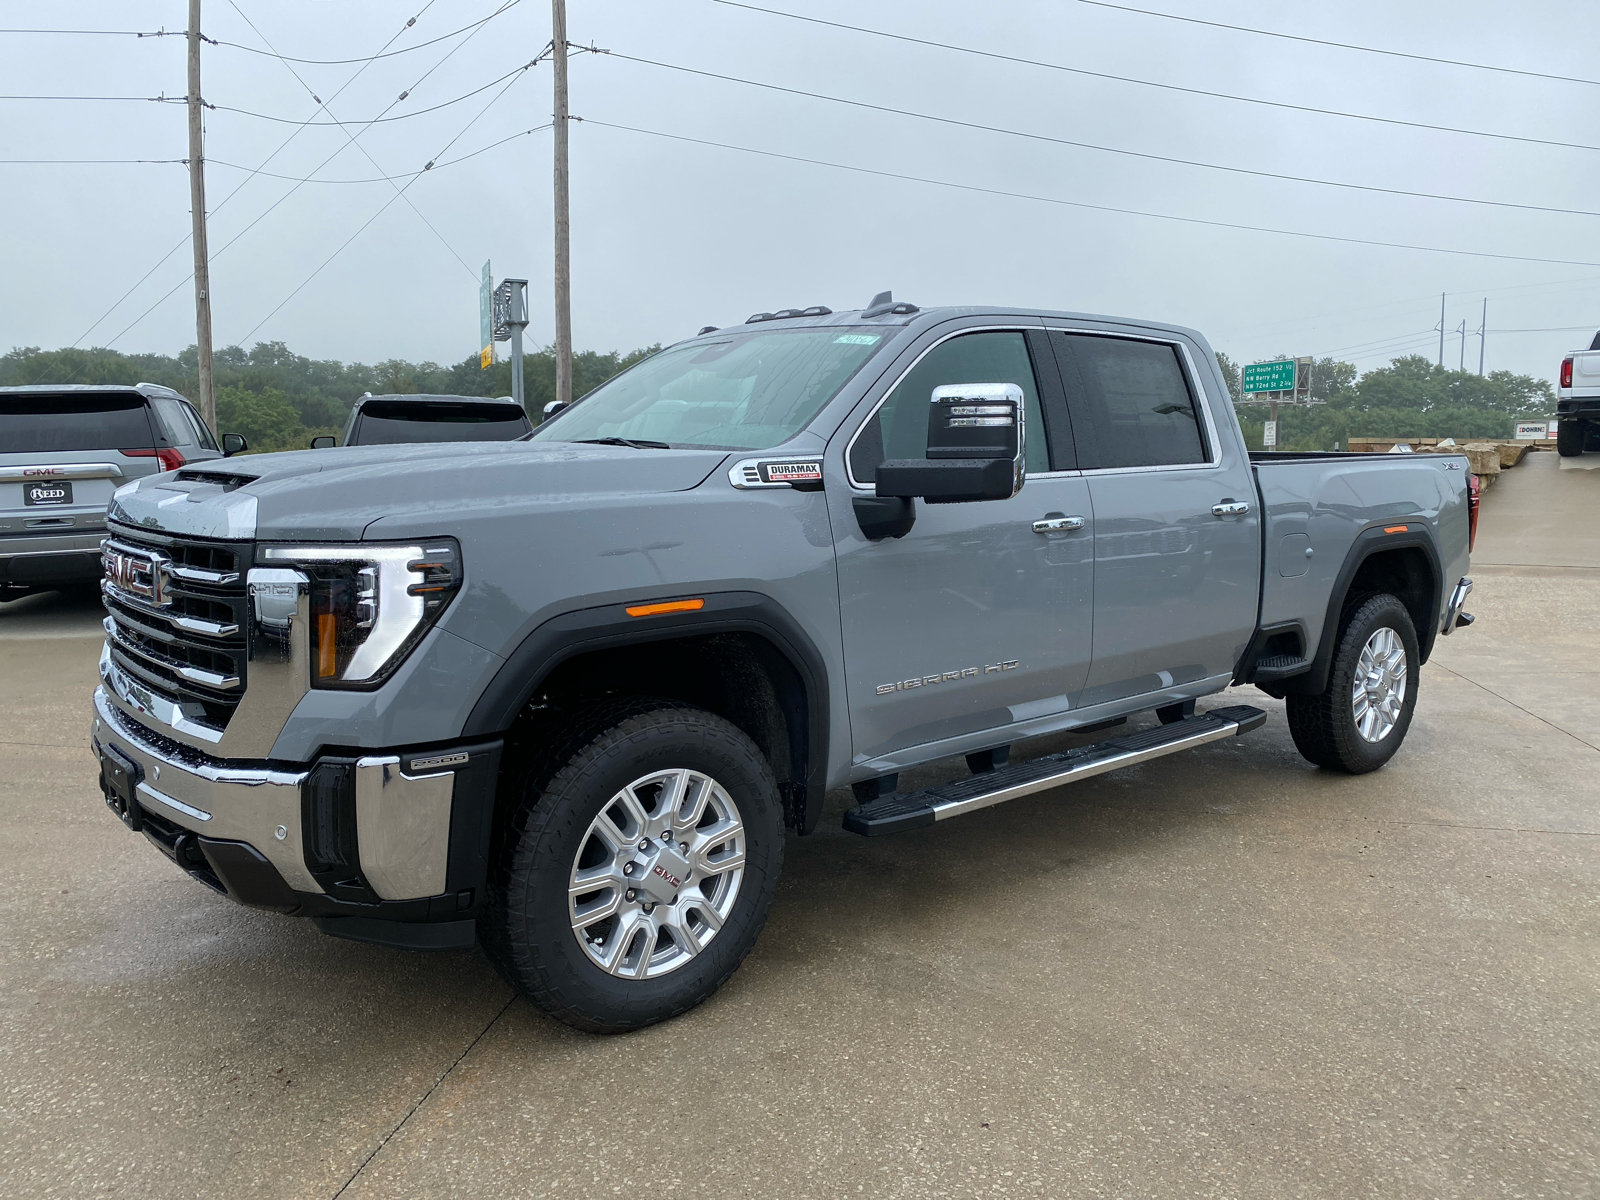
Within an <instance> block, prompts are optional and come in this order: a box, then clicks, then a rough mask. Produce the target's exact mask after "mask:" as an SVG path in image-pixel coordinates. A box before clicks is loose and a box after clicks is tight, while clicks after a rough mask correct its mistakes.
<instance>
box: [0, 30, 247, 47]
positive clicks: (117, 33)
mask: <svg viewBox="0 0 1600 1200" xmlns="http://www.w3.org/2000/svg"><path fill="white" fill-rule="evenodd" d="M0 33H53V34H81V35H84V36H86V37H135V38H158V37H181V38H186V37H188V36H189V31H188V30H187V29H171V30H169V29H155V30H149V31H145V30H140V29H0ZM205 40H206V41H208V42H209V41H211V39H210V38H206V39H205ZM212 44H213V45H215V44H216V43H214V42H213V43H212Z"/></svg>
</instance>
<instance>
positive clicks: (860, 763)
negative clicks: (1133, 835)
mask: <svg viewBox="0 0 1600 1200" xmlns="http://www.w3.org/2000/svg"><path fill="white" fill-rule="evenodd" d="M508 424H509V422H508ZM246 466H247V469H245V467H246ZM1467 468H1468V463H1467V460H1466V459H1465V458H1464V457H1461V456H1457V455H1448V454H1410V455H1394V456H1388V455H1373V454H1262V455H1252V454H1250V453H1248V452H1247V447H1246V443H1245V440H1244V435H1243V434H1242V433H1241V431H1240V429H1239V425H1238V422H1237V420H1236V418H1235V416H1234V411H1233V405H1232V403H1231V402H1230V400H1229V397H1228V390H1227V385H1226V384H1225V383H1224V381H1223V378H1222V374H1221V372H1220V371H1219V369H1218V366H1217V362H1216V358H1215V356H1214V355H1213V354H1212V352H1211V349H1210V347H1209V346H1208V345H1207V344H1206V342H1205V340H1204V339H1203V338H1202V337H1201V336H1200V335H1199V334H1197V333H1195V332H1193V331H1191V330H1187V329H1181V328H1178V327H1175V326H1170V325H1159V324H1152V323H1147V322H1142V321H1129V320H1124V319H1119V318H1110V317H1091V316H1084V315H1082V314H1069V313H1059V312H1037V311H1024V310H1019V309H1001V308H994V309H990V308H944V309H933V310H927V311H923V310H919V309H918V308H917V307H916V306H915V305H912V304H905V303H898V304H897V303H895V302H894V301H893V299H892V297H890V296H888V295H887V294H885V295H883V296H880V297H879V298H877V299H876V300H875V301H874V303H873V304H872V305H870V306H869V307H868V308H867V309H866V310H865V311H853V312H845V313H831V312H830V311H829V310H828V309H826V308H823V307H817V308H812V309H804V310H796V309H786V310H782V311H780V312H777V313H760V314H757V315H756V316H754V317H752V318H750V320H749V321H747V322H746V323H745V324H743V325H740V326H735V327H733V328H731V329H722V330H709V331H707V332H706V333H705V334H703V335H701V336H698V337H695V338H692V339H689V340H687V341H685V342H682V343H679V344H678V345H676V346H672V347H669V348H668V349H666V350H663V351H661V352H660V353H658V354H655V355H653V356H652V357H650V358H647V359H645V360H643V361H642V362H640V363H639V364H637V365H636V366H634V367H632V368H631V369H629V370H627V371H625V372H623V373H621V374H619V375H617V376H615V377H614V378H612V379H611V380H609V381H608V382H606V383H604V384H602V385H601V386H600V387H599V388H597V389H595V390H594V391H592V392H590V393H589V394H588V395H586V396H585V397H584V398H583V399H581V400H580V401H578V402H577V403H575V404H573V405H572V406H571V407H570V408H566V409H563V410H562V411H560V412H558V413H557V414H555V415H554V416H553V417H552V418H551V419H550V420H548V421H546V422H545V423H544V424H543V425H542V426H541V427H540V428H539V429H538V430H537V431H536V432H535V433H534V435H533V436H532V437H531V438H529V439H528V440H526V441H520V442H508V443H503V444H478V445H460V446H454V447H439V446H431V445H421V446H403V447H392V448H389V449H387V450H385V449H380V448H375V447H368V448H361V447H355V448H348V449H338V450H330V451H326V452H324V453H323V454H322V455H321V456H320V458H319V459H318V461H316V462H313V463H308V461H307V456H306V455H304V454H293V455H264V456H261V457H259V458H254V459H252V460H250V462H249V463H248V464H247V465H244V464H242V465H241V466H240V468H239V469H238V471H237V474H236V475H235V476H234V477H233V478H232V479H229V478H227V477H226V475H225V474H224V473H223V472H216V473H212V474H208V475H207V476H206V477H205V478H204V479H196V480H194V481H192V482H191V481H188V480H186V479H185V478H184V476H183V473H181V472H180V473H179V474H178V475H176V476H163V477H161V478H159V479H153V480H140V481H138V482H137V483H136V484H135V485H134V486H132V487H130V488H128V489H126V490H124V491H122V492H120V493H118V495H117V497H116V499H115V502H114V506H113V508H112V511H111V520H110V524H109V528H110V530H111V533H112V535H113V536H112V540H110V541H109V542H108V543H107V546H108V550H109V551H114V552H115V553H117V554H120V555H125V556H127V558H128V560H129V562H130V563H133V564H142V566H140V565H134V566H130V567H129V568H128V569H129V571H130V572H131V575H130V577H131V578H134V579H138V578H141V577H143V576H141V574H140V572H144V573H145V574H148V575H152V576H161V575H164V574H165V575H171V576H173V577H174V579H175V582H174V583H173V585H172V587H171V588H170V590H169V591H168V592H167V594H166V602H165V605H164V606H161V605H153V604H152V603H150V601H149V597H148V596H145V595H141V594H140V593H139V592H138V591H137V588H136V587H135V588H133V589H126V588H124V587H123V586H122V585H121V584H120V583H118V584H116V585H114V586H112V587H110V588H108V591H107V608H108V609H109V611H110V617H109V619H108V620H107V622H106V630H107V640H106V645H105V649H104V651H103V653H102V656H101V660H100V677H101V687H100V688H99V690H97V691H96V693H95V697H94V704H95V718H94V722H93V729H92V731H91V739H92V745H93V748H94V751H95V753H96V754H97V755H98V756H99V758H100V761H101V780H102V788H103V790H104V793H105V796H106V801H107V803H108V805H110V806H111V808H112V809H113V811H115V812H116V813H117V815H118V816H119V817H120V818H121V819H122V820H123V821H125V822H126V823H127V824H128V825H129V827H130V828H133V829H136V830H140V831H142V832H143V833H144V834H145V835H147V836H148V837H149V838H150V839H151V840H152V841H153V842H154V843H155V844H156V845H157V846H158V847H159V848H160V849H161V850H162V852H163V853H165V854H167V855H168V856H169V857H171V858H172V859H173V861H174V862H176V863H177V864H178V865H179V867H181V868H182V869H183V870H185V871H188V872H189V873H190V874H191V875H193V876H194V877H195V878H196V879H197V880H199V881H201V882H203V883H205V884H207V885H208V886H211V887H213V888H215V889H217V890H218V891H222V892H226V893H227V894H228V895H229V896H232V897H233V898H234V899H236V900H238V901H240V902H242V903H245V904H250V905H255V906H257V907H261V908H267V909H273V910H276V911H278V912H284V913H294V914H298V915H300V916H304V917H309V918H311V919H313V920H315V921H316V922H317V924H318V925H319V926H320V927H321V928H322V929H323V930H324V931H326V932H328V933H332V934H336V935H338V936H341V937H348V938H354V939H357V940H362V941H368V942H376V943H380V944H385V945H393V946H406V947H412V948H418V949H421V948H431V949H444V948H464V947H467V946H470V945H472V944H473V943H474V942H475V941H481V943H482V945H483V947H484V949H485V950H486V951H487V952H488V954H489V955H490V957H491V958H492V959H493V960H494V961H495V963H496V964H497V965H498V967H499V969H500V970H501V971H502V973H503V974H504V975H505V977H506V978H507V979H509V980H511V981H512V982H513V983H514V984H515V985H516V986H517V988H518V989H520V990H521V991H522V993H523V994H524V995H526V996H528V997H529V998H530V999H531V1000H532V1001H533V1002H534V1003H536V1004H538V1005H539V1006H540V1007H541V1008H543V1009H544V1010H545V1011H546V1012H548V1013H551V1014H552V1015H554V1016H556V1017H558V1018H560V1019H561V1020H563V1021H567V1022H568V1023H570V1024H572V1025H574V1026H577V1027H578V1028H581V1029H590V1030H611V1031H616V1030H624V1029H631V1028H637V1027H638V1026H641V1025H646V1024H649V1023H650V1022H652V1021H658V1020H661V1019H663V1018H665V1017H669V1016H672V1015H674V1014H676V1013H680V1012H683V1011H684V1010H685V1009H687V1008H689V1007H691V1006H692V1005H694V1004H697V1003H699V1002H700V1001H701V1000H703V999H705V998H706V997H707V996H709V995H710V994H711V993H712V992H713V991H715V990H716V988H717V987H718V986H719V985H720V984H721V983H722V981H723V980H725V979H726V978H727V977H728V976H729V975H730V974H731V973H732V972H733V970H734V969H735V968H736V967H737V966H738V965H739V963H740V961H741V960H742V959H743V958H744V956H745V954H746V953H747V952H748V951H749V950H750V948H751V946H752V945H753V944H754V942H755V939H756V936H757V935H758V934H759V932H760V930H761V927H762V925H763V923H764V922H765V921H766V917H767V910H768V906H769V905H770V903H771V901H772V897H773V893H774V890H775V888H776V886H777V878H778V872H779V870H780V868H781V866H782V862H783V855H784V845H785V833H784V827H785V826H786V825H787V826H789V827H791V828H793V829H794V830H795V831H796V832H798V833H800V834H805V833H809V832H811V831H812V830H813V829H814V828H816V826H817V823H818V822H819V820H820V819H821V817H822V812H823V798H824V795H825V793H826V792H827V791H828V789H830V788H836V787H842V786H847V785H848V786H850V787H851V788H852V789H853V790H854V792H855V795H856V798H857V801H858V804H857V806H856V807H855V808H853V809H851V810H850V812H849V813H847V814H846V816H845V818H844V824H845V828H846V829H848V830H850V831H852V832H855V833H859V834H863V835H867V836H878V835H882V834H889V833H895V832H898V831H902V830H910V829H917V828H920V827H925V826H931V825H933V824H935V823H936V822H941V821H944V820H946V819H949V818H952V817H958V816H962V815H963V814H966V813H970V812H973V811H974V810H977V809H981V808H984V807H986V806H988V805H992V804H999V803H1002V802H1004V801H1008V800H1011V799H1014V798H1017V797H1021V796H1028V795H1033V794H1036V793H1039V792H1043V791H1045V790H1047V789H1051V788H1055V787H1058V786H1060V785H1062V784H1065V783H1071V782H1075V781H1077V780H1080V779H1085V778H1089V777H1091V776H1094V775H1098V774H1100V773H1102V772H1105V771H1109V770H1113V769H1116V768H1119V767H1124V766H1130V765H1133V764H1136V763H1141V762H1144V761H1147V760H1149V759H1153V758H1155V757H1157V756H1160V755H1164V754H1169V753H1172V752H1175V751H1179V750H1183V749H1187V748H1190V747H1195V746H1200V745H1204V744H1206V743H1209V742H1213V741H1218V740H1220V739H1223V738H1231V737H1234V736H1237V735H1239V734H1241V733H1245V732H1248V731H1249V730H1251V729H1254V728H1256V727H1258V726H1259V725H1261V724H1262V723H1263V722H1264V721H1265V720H1266V719H1267V713H1266V712H1265V711H1264V710H1262V709H1259V708H1254V707H1251V706H1248V705H1243V704H1229V705H1226V706H1220V707H1213V708H1212V709H1210V710H1209V711H1207V712H1196V711H1195V701H1196V700H1199V699H1202V698H1204V697H1207V696H1211V695H1215V694H1216V693H1218V692H1221V691H1222V690H1223V689H1225V688H1227V687H1228V686H1229V685H1230V684H1232V683H1248V684H1254V685H1256V686H1257V687H1259V688H1261V689H1262V690H1263V691H1265V692H1267V693H1268V694H1269V695H1272V696H1275V697H1281V698H1284V699H1285V701H1286V708H1287V718H1288V725H1289V730H1290V733H1291V734H1292V736H1293V738H1294V743H1295V745H1296V746H1297V747H1298V748H1299V750H1300V752H1301V754H1302V755H1304V756H1305V758H1307V759H1308V760H1310V761H1311V762H1313V763H1316V764H1317V765H1319V766H1322V767H1325V768H1328V769H1329V770H1332V771H1337V772H1345V773H1350V774H1359V773H1361V772H1365V771H1372V770H1376V769H1378V768H1379V767H1381V766H1383V764H1384V763H1386V762H1387V761H1388V760H1389V758H1390V757H1391V756H1392V755H1393V754H1394V753H1395V752H1396V750H1397V749H1399V747H1400V744H1401V742H1402V741H1403V740H1404V738H1405V736H1406V731H1407V729H1408V727H1409V726H1410V723H1411V719H1412V714H1413V711H1414V709H1415V706H1416V703H1417V696H1418V685H1419V682H1420V671H1419V669H1418V668H1419V667H1420V666H1421V665H1422V664H1423V663H1424V662H1426V661H1427V659H1428V655H1429V653H1430V651H1431V650H1432V648H1433V646H1434V642H1435V640H1436V638H1438V637H1439V636H1441V635H1444V634H1448V633H1450V632H1451V631H1452V630H1453V629H1455V628H1457V627H1458V626H1460V625H1465V624H1468V623H1470V621H1471V619H1472V618H1471V616H1470V615H1468V614H1467V613H1464V612H1463V611H1462V605H1463V603H1464V602H1465V600H1466V598H1467V594H1468V592H1469V591H1470V590H1471V587H1472V584H1471V581H1470V580H1469V579H1467V578H1466V577H1465V572H1466V569H1467V564H1468V554H1469V551H1470V549H1471V539H1472V526H1471V518H1470V500H1469V492H1468V475H1469V472H1468V469H1467ZM1141 713H1154V714H1155V715H1156V717H1157V718H1159V723H1152V724H1151V725H1149V726H1148V727H1145V728H1141V729H1139V730H1137V731H1136V732H1133V733H1123V734H1121V735H1115V734H1113V735H1109V736H1108V737H1107V740H1104V741H1101V742H1098V743H1097V744H1095V745H1092V746H1081V747H1079V748H1076V749H1072V750H1068V751H1064V752H1061V753H1056V754H1050V755H1045V756H1043V757H1039V758H1034V759H1032V760H1031V761H1010V759H1011V754H1012V750H1013V748H1014V747H1019V746H1024V745H1026V744H1027V743H1028V742H1029V740H1030V739H1035V738H1038V737H1040V736H1042V735H1046V734H1057V733H1062V732H1066V731H1077V732H1089V731H1093V730H1097V729H1102V728H1105V727H1107V726H1115V725H1119V724H1121V723H1122V722H1124V721H1125V720H1126V719H1127V718H1129V717H1131V716H1134V715H1137V714H1141ZM960 756H965V758H966V762H967V765H968V766H969V768H970V769H971V772H972V774H971V776H970V777H969V778H962V779H959V780H957V781H955V782H953V783H947V784H941V785H939V786H936V787H933V788H929V789H926V790H923V791H914V792H906V793H902V792H901V791H900V790H899V787H898V783H899V779H900V777H901V773H902V772H904V771H908V770H910V769H911V768H914V767H918V766H921V765H924V764H927V763H931V762H933V761H935V760H938V759H946V758H959V757H960ZM1019 757H1020V755H1019ZM1263 769H1267V768H1266V766H1265V765H1264V767H1263ZM949 852H950V850H949V848H948V847H947V848H946V849H945V850H941V851H939V853H949ZM996 886H998V884H997V885H996ZM935 902H937V901H935ZM951 902H952V903H954V902H955V901H951ZM861 916H862V914H855V915H852V916H851V917H850V919H852V920H854V919H859V918H860V917H861ZM868 919H870V917H869V918H868ZM1044 919H1045V920H1047V921H1048V920H1049V919H1050V917H1049V916H1048V915H1046V916H1045V917H1044ZM1023 920H1024V921H1026V918H1023ZM935 924H936V922H935ZM175 936H176V935H175Z"/></svg>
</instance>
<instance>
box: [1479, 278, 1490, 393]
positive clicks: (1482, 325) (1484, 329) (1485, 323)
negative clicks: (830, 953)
mask: <svg viewBox="0 0 1600 1200" xmlns="http://www.w3.org/2000/svg"><path fill="white" fill-rule="evenodd" d="M1488 332H1489V297H1487V296H1485V297H1484V298H1483V320H1481V321H1479V322H1478V374H1479V375H1482V374H1483V336H1484V334H1486V333H1488Z"/></svg>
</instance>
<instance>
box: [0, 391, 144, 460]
mask: <svg viewBox="0 0 1600 1200" xmlns="http://www.w3.org/2000/svg"><path fill="white" fill-rule="evenodd" d="M155 444H156V443H155V438H154V437H152V436H151V432H150V421H149V419H148V418H147V417H146V416H145V408H144V397H143V396H140V395H137V394H135V393H132V392H129V393H125V394H122V395H118V394H116V393H110V394H108V393H105V392H87V393H85V392H79V393H77V394H76V395H73V394H68V395H65V396H41V395H38V394H31V395H30V394H28V393H23V394H21V395H17V394H15V393H13V394H12V395H9V396H0V454H6V453H17V454H41V453H43V454H48V453H49V452H50V451H52V450H62V451H67V450H122V449H141V448H142V449H149V448H150V447H151V446H154V445H155Z"/></svg>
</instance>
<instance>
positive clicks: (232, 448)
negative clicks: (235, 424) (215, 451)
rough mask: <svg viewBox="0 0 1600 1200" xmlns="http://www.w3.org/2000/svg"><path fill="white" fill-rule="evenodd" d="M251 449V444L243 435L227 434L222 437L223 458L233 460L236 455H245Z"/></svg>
mask: <svg viewBox="0 0 1600 1200" xmlns="http://www.w3.org/2000/svg"><path fill="white" fill-rule="evenodd" d="M248 449H250V443H249V442H247V441H245V438H244V434H242V433H225V434H223V435H222V457H223V458H232V457H233V456H234V455H235V454H243V453H244V452H245V451H246V450H248Z"/></svg>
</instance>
